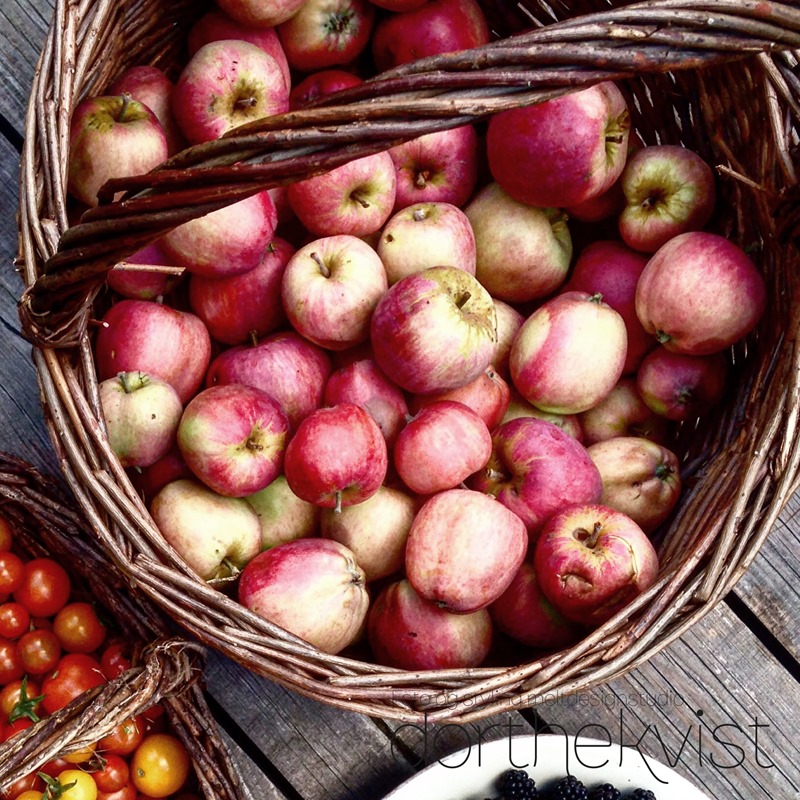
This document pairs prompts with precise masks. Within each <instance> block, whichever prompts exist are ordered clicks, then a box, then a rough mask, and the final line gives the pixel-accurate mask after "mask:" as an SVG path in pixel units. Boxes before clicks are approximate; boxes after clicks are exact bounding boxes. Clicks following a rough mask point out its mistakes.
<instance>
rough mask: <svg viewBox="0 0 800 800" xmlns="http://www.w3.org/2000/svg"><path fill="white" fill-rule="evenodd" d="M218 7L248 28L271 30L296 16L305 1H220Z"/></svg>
mask: <svg viewBox="0 0 800 800" xmlns="http://www.w3.org/2000/svg"><path fill="white" fill-rule="evenodd" d="M217 5H218V6H219V7H220V8H221V9H222V10H223V11H224V12H225V13H226V14H227V15H228V16H229V17H230V18H231V19H233V20H235V21H236V22H239V23H240V24H241V25H242V26H244V27H246V28H256V29H259V28H270V27H272V26H274V25H280V23H281V22H284V21H285V20H287V19H289V18H290V17H292V16H293V15H294V14H296V13H297V12H298V11H299V10H300V7H301V6H302V5H303V0H270V2H268V3H265V2H264V0H218V2H217Z"/></svg>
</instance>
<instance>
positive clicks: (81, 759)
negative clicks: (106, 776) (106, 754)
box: [62, 743, 97, 764]
mask: <svg viewBox="0 0 800 800" xmlns="http://www.w3.org/2000/svg"><path fill="white" fill-rule="evenodd" d="M96 747H97V745H96V744H94V743H92V744H87V745H86V747H82V748H81V749H80V750H75V751H74V752H72V753H68V754H67V755H65V756H62V758H63V759H64V761H66V762H67V763H69V764H83V763H85V762H86V761H88V760H89V759H90V758H91V757H92V756H93V755H94V751H95V748H96Z"/></svg>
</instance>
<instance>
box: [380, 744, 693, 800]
mask: <svg viewBox="0 0 800 800" xmlns="http://www.w3.org/2000/svg"><path fill="white" fill-rule="evenodd" d="M514 768H524V769H525V771H526V772H527V773H528V774H529V775H531V777H533V779H534V780H535V781H536V785H537V786H538V787H540V788H542V787H546V786H547V785H548V784H550V783H551V782H553V781H555V780H558V779H559V778H563V777H564V776H565V775H566V774H568V773H569V774H571V775H575V776H576V777H577V778H579V779H580V780H581V781H583V782H584V784H586V786H587V787H588V788H589V789H592V788H594V787H595V786H599V785H600V784H602V783H610V784H612V785H614V786H616V787H617V788H618V789H619V790H620V791H622V792H623V797H624V795H625V791H626V790H628V791H630V790H633V789H635V788H637V787H641V788H643V789H650V790H652V791H653V792H654V793H655V796H656V800H709V798H708V796H707V795H705V794H703V793H702V792H701V791H700V790H699V789H697V788H696V787H695V786H693V785H692V784H691V783H689V781H687V780H686V779H685V778H682V777H681V776H680V775H678V774H677V773H676V772H675V771H673V770H671V769H669V767H666V766H664V765H663V764H661V763H660V762H658V761H656V760H655V759H653V758H650V757H649V756H644V755H643V754H641V753H640V752H639V751H638V750H636V749H635V748H629V747H620V746H619V745H618V744H614V743H611V742H609V741H607V740H606V741H603V740H598V739H587V738H584V737H580V738H578V739H576V738H575V737H573V736H560V735H557V734H538V735H535V736H515V737H511V738H507V739H498V740H496V741H493V742H482V743H478V742H475V744H473V745H472V746H470V747H467V748H465V749H464V750H460V751H459V752H457V753H453V754H452V755H449V756H446V757H445V758H442V759H440V760H439V761H437V762H436V763H434V764H431V765H430V766H429V767H426V768H425V769H423V770H422V771H421V772H419V773H417V774H416V775H414V777H412V778H409V780H407V781H406V782H405V783H403V784H402V785H401V786H398V787H397V789H395V790H394V791H393V792H391V793H390V794H388V795H387V796H386V798H385V800H483V798H494V797H497V796H498V795H499V793H498V792H497V791H496V789H495V788H494V783H495V781H496V780H497V778H498V777H499V776H500V775H501V774H502V773H503V772H505V771H506V770H508V769H514Z"/></svg>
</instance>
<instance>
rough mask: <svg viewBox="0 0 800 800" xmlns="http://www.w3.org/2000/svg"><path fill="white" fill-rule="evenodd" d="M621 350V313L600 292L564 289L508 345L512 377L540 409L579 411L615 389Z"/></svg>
mask: <svg viewBox="0 0 800 800" xmlns="http://www.w3.org/2000/svg"><path fill="white" fill-rule="evenodd" d="M626 353H627V333H626V331H625V322H624V320H623V319H622V317H621V316H620V315H619V314H618V313H617V312H616V311H614V309H613V308H611V306H609V305H607V304H606V303H604V302H603V301H602V299H601V298H600V295H599V294H594V295H592V294H589V293H588V292H565V293H564V294H560V295H558V296H557V297H554V298H553V299H552V300H548V301H547V302H546V303H545V304H544V305H542V306H540V307H539V308H538V309H537V310H536V311H534V312H533V314H531V316H530V317H528V319H527V320H526V321H525V324H524V325H523V326H522V327H521V328H520V329H519V332H518V333H517V337H516V339H514V344H513V346H512V347H511V356H510V360H509V366H510V369H511V379H512V381H513V382H514V386H515V387H516V388H517V390H518V391H519V393H520V394H521V395H522V396H523V397H524V398H525V399H526V400H527V401H528V402H529V403H532V404H533V405H535V406H536V407H537V408H540V409H541V410H542V411H551V412H555V413H557V414H578V413H580V412H581V411H586V410H587V409H589V408H591V407H592V406H594V405H597V403H599V402H600V401H601V400H602V399H603V398H604V397H605V396H606V395H607V394H608V393H609V392H610V391H611V390H612V389H613V388H614V386H615V385H616V383H617V381H618V380H619V379H620V376H621V375H622V370H623V367H624V365H625V356H626Z"/></svg>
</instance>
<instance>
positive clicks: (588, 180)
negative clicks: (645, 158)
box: [486, 81, 630, 208]
mask: <svg viewBox="0 0 800 800" xmlns="http://www.w3.org/2000/svg"><path fill="white" fill-rule="evenodd" d="M629 128H630V114H629V113H628V107H627V105H626V103H625V98H624V97H623V96H622V93H621V92H620V90H619V89H618V88H617V87H616V85H615V84H613V83H611V82H610V81H603V82H602V83H598V84H595V85H594V86H590V87H589V88H587V89H582V90H579V91H576V92H570V93H568V94H564V95H562V96H561V97H556V98H554V99H552V100H547V101H545V102H543V103H539V104H538V105H533V106H526V107H522V108H514V109H511V110H509V111H503V112H501V113H499V114H497V115H496V116H494V117H492V119H491V120H490V121H489V129H488V134H487V139H486V149H487V153H488V156H489V169H490V170H491V173H492V176H493V178H494V180H496V181H497V183H499V184H500V186H501V187H502V188H503V189H504V190H505V191H506V192H507V193H508V194H509V195H511V197H513V198H514V199H515V200H517V201H519V202H520V203H525V204H526V205H531V206H540V207H542V208H551V207H554V208H564V207H566V206H574V205H576V204H578V203H583V202H584V201H586V200H588V199H590V198H591V197H594V196H596V195H599V194H602V193H603V192H605V191H606V190H607V189H609V188H610V187H611V185H612V184H613V183H614V181H616V180H617V178H618V177H619V176H620V174H621V173H622V170H623V168H624V166H625V159H626V155H627V149H628V132H629ZM565 131H569V136H565V135H564V132H565Z"/></svg>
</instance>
